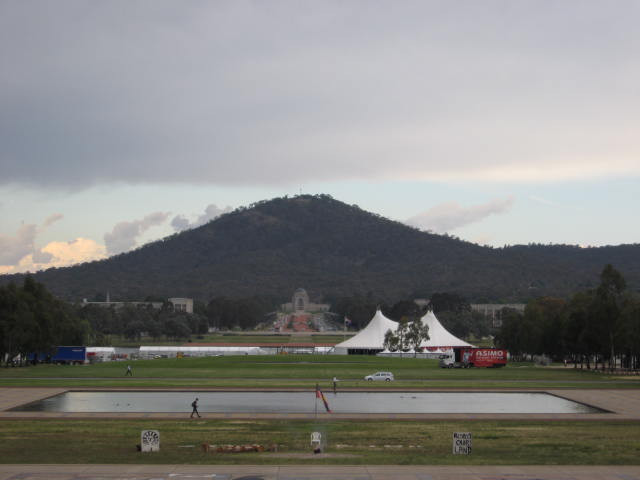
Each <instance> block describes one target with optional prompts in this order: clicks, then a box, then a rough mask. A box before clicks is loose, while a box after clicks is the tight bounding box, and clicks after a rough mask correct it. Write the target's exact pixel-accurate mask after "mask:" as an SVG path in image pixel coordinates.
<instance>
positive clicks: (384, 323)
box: [334, 310, 473, 354]
mask: <svg viewBox="0 0 640 480" xmlns="http://www.w3.org/2000/svg"><path fill="white" fill-rule="evenodd" d="M420 320H421V322H422V323H423V324H425V325H427V326H428V327H429V340H425V341H423V342H422V343H421V344H420V347H421V348H423V349H426V350H428V351H445V350H449V349H450V348H453V347H472V346H473V345H471V344H469V343H467V342H465V341H464V340H461V339H459V338H458V337H456V336H455V335H452V334H451V333H450V332H449V331H448V330H447V329H446V328H444V327H443V326H442V324H441V323H440V321H439V320H438V319H437V318H436V316H435V315H434V313H433V312H432V311H428V312H427V313H426V314H425V315H424V316H423V317H422V318H421V319H420ZM397 328H398V322H394V321H393V320H391V319H389V318H387V317H385V316H384V315H383V314H382V312H381V311H380V310H378V311H377V312H376V314H375V315H374V316H373V318H372V319H371V321H370V322H369V324H368V325H367V326H366V327H365V328H363V329H362V330H360V331H359V332H358V333H357V334H356V335H354V336H353V337H351V338H350V339H349V340H345V341H344V342H342V343H339V344H337V345H336V346H335V351H334V352H335V353H337V354H348V353H360V354H375V353H378V352H382V351H383V349H384V336H385V334H386V333H387V331H388V330H391V331H393V332H395V331H396V329H397Z"/></svg>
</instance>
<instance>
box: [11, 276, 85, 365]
mask: <svg viewBox="0 0 640 480" xmlns="http://www.w3.org/2000/svg"><path fill="white" fill-rule="evenodd" d="M90 329H91V327H90V326H89V324H88V322H87V321H86V320H85V319H83V318H81V317H79V316H78V314H77V311H76V310H75V309H74V308H73V307H72V306H71V305H69V304H68V303H65V302H62V301H60V300H58V299H57V298H55V297H54V296H53V295H51V293H49V292H48V291H47V289H46V288H45V287H44V286H43V285H42V284H40V283H38V282H36V281H35V280H34V279H33V278H32V277H31V276H27V277H26V278H25V280H24V283H23V285H22V286H16V285H15V284H12V283H10V284H8V285H6V286H0V363H2V362H3V361H5V362H7V361H11V360H13V359H14V358H22V359H24V358H26V356H27V354H28V353H31V352H47V353H51V352H52V349H53V348H54V347H55V346H56V345H83V344H84V341H85V339H86V338H87V335H88V332H89V331H90Z"/></svg>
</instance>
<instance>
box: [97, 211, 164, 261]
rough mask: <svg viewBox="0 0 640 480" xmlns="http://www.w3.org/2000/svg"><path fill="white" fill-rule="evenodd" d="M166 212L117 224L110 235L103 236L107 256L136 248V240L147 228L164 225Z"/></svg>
mask: <svg viewBox="0 0 640 480" xmlns="http://www.w3.org/2000/svg"><path fill="white" fill-rule="evenodd" d="M168 216H169V213H168V212H154V213H151V214H149V215H147V216H145V217H144V218H143V219H142V220H134V221H131V222H119V223H117V224H116V225H115V226H114V227H113V230H112V231H111V232H110V233H105V234H104V243H105V245H106V248H107V252H108V253H109V255H115V254H118V253H122V252H126V251H128V250H131V249H132V248H133V247H135V246H136V240H137V238H138V237H139V236H140V235H142V234H143V233H144V232H145V231H147V230H148V229H149V228H151V227H153V226H157V225H161V224H162V223H164V222H165V221H166V219H167V217H168Z"/></svg>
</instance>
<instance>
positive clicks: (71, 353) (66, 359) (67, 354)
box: [28, 347, 87, 365]
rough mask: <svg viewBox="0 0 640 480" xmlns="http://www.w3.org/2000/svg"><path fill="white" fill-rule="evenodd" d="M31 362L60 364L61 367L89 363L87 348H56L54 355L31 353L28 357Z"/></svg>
mask: <svg viewBox="0 0 640 480" xmlns="http://www.w3.org/2000/svg"><path fill="white" fill-rule="evenodd" d="M28 359H29V361H31V362H35V361H36V359H37V361H38V362H39V363H58V364H61V365H65V364H69V365H81V364H83V363H86V361H87V348H86V347H56V349H55V352H54V353H52V354H47V353H38V354H35V353H31V354H29V357H28Z"/></svg>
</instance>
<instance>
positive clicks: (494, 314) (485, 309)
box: [471, 303, 526, 328]
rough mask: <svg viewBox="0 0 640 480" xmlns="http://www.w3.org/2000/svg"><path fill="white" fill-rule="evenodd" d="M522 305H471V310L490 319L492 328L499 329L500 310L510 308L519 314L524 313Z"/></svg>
mask: <svg viewBox="0 0 640 480" xmlns="http://www.w3.org/2000/svg"><path fill="white" fill-rule="evenodd" d="M525 307H526V304H524V303H472V304H471V310H473V311H474V312H480V313H482V314H483V315H484V316H485V317H489V318H490V319H491V323H492V325H493V327H495V328H499V327H501V326H502V310H503V309H505V308H510V309H511V310H516V311H518V312H520V313H524V308H525Z"/></svg>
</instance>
